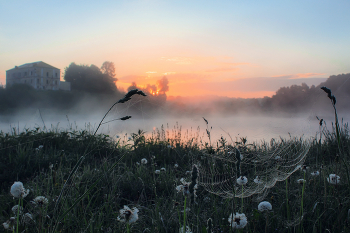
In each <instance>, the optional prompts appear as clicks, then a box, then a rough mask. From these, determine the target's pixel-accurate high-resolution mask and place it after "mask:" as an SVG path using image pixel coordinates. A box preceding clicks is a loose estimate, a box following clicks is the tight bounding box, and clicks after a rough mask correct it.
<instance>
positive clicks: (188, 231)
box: [179, 226, 192, 233]
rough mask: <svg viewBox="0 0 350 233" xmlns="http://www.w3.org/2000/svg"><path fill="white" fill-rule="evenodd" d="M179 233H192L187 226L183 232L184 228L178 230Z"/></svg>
mask: <svg viewBox="0 0 350 233" xmlns="http://www.w3.org/2000/svg"><path fill="white" fill-rule="evenodd" d="M179 233H192V230H191V228H190V227H189V226H186V229H185V231H184V228H183V227H181V228H180V229H179Z"/></svg>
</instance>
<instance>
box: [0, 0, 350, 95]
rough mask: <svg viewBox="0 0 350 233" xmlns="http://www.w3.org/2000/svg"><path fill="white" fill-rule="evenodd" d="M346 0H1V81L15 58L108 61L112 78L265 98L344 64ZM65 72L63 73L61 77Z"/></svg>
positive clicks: (349, 19)
mask: <svg viewBox="0 0 350 233" xmlns="http://www.w3.org/2000/svg"><path fill="white" fill-rule="evenodd" d="M349 9H350V1H348V0H337V1H329V0H327V1H324V0H313V1H307V0H306V1H275V0H271V1H263V0H256V1H253V0H251V1H236V0H227V1H223V0H222V1H205V0H200V1H197V0H190V1H189V0H186V1H182V0H174V1H172V0H126V1H103V0H102V1H101V0H100V1H87V0H84V1H77V0H74V1H62V0H60V1H47V0H45V1H39V0H36V1H31V0H26V1H24V0H23V1H19V0H18V1H7V0H0V81H1V82H2V83H3V84H5V76H6V70H8V69H11V68H13V67H14V66H15V65H21V64H24V63H29V62H35V61H44V62H46V63H48V64H50V65H53V66H55V67H57V68H59V69H61V73H63V72H64V69H65V67H67V66H68V65H69V64H70V63H71V62H75V63H77V64H95V65H97V66H101V65H102V63H103V62H104V61H112V62H114V63H115V66H116V73H117V77H118V78H119V81H118V82H117V85H118V87H124V88H127V87H128V86H129V85H130V83H131V82H133V81H135V82H136V83H137V84H139V85H146V84H155V83H156V80H157V79H159V78H161V77H162V76H163V75H166V76H167V78H168V80H169V87H170V90H169V92H168V95H174V96H176V95H181V96H192V95H204V94H209V95H220V96H230V97H238V96H240V97H263V96H264V95H269V96H270V95H272V94H273V93H274V92H275V91H276V90H277V88H278V87H280V86H289V85H291V84H301V83H302V82H306V83H307V84H309V85H311V84H316V85H317V84H319V83H320V82H321V81H322V80H324V78H326V77H328V76H329V75H333V74H340V73H349V72H350V14H349ZM61 80H63V76H61Z"/></svg>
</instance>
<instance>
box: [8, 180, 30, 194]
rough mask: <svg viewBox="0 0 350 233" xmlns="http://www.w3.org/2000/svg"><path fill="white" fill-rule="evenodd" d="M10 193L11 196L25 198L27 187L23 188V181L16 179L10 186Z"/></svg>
mask: <svg viewBox="0 0 350 233" xmlns="http://www.w3.org/2000/svg"><path fill="white" fill-rule="evenodd" d="M10 192H11V194H12V196H14V197H16V198H25V197H26V196H27V195H28V194H29V189H27V190H26V189H25V188H24V187H23V183H22V182H20V181H16V182H15V183H14V184H13V185H12V186H11V191H10Z"/></svg>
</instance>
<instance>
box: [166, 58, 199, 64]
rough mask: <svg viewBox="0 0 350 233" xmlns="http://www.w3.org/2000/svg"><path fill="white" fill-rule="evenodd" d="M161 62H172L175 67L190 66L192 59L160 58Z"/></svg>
mask: <svg viewBox="0 0 350 233" xmlns="http://www.w3.org/2000/svg"><path fill="white" fill-rule="evenodd" d="M161 60H163V61H167V62H174V63H175V64H177V65H191V64H193V62H194V59H193V58H190V57H161Z"/></svg>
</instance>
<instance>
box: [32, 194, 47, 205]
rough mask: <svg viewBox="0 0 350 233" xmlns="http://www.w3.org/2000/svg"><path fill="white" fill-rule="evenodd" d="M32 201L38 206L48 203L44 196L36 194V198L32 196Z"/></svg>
mask: <svg viewBox="0 0 350 233" xmlns="http://www.w3.org/2000/svg"><path fill="white" fill-rule="evenodd" d="M32 203H33V204H35V205H37V206H39V207H43V206H44V205H47V204H48V203H49V201H48V200H47V198H46V197H44V196H37V197H36V198H34V200H33V201H32Z"/></svg>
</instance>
